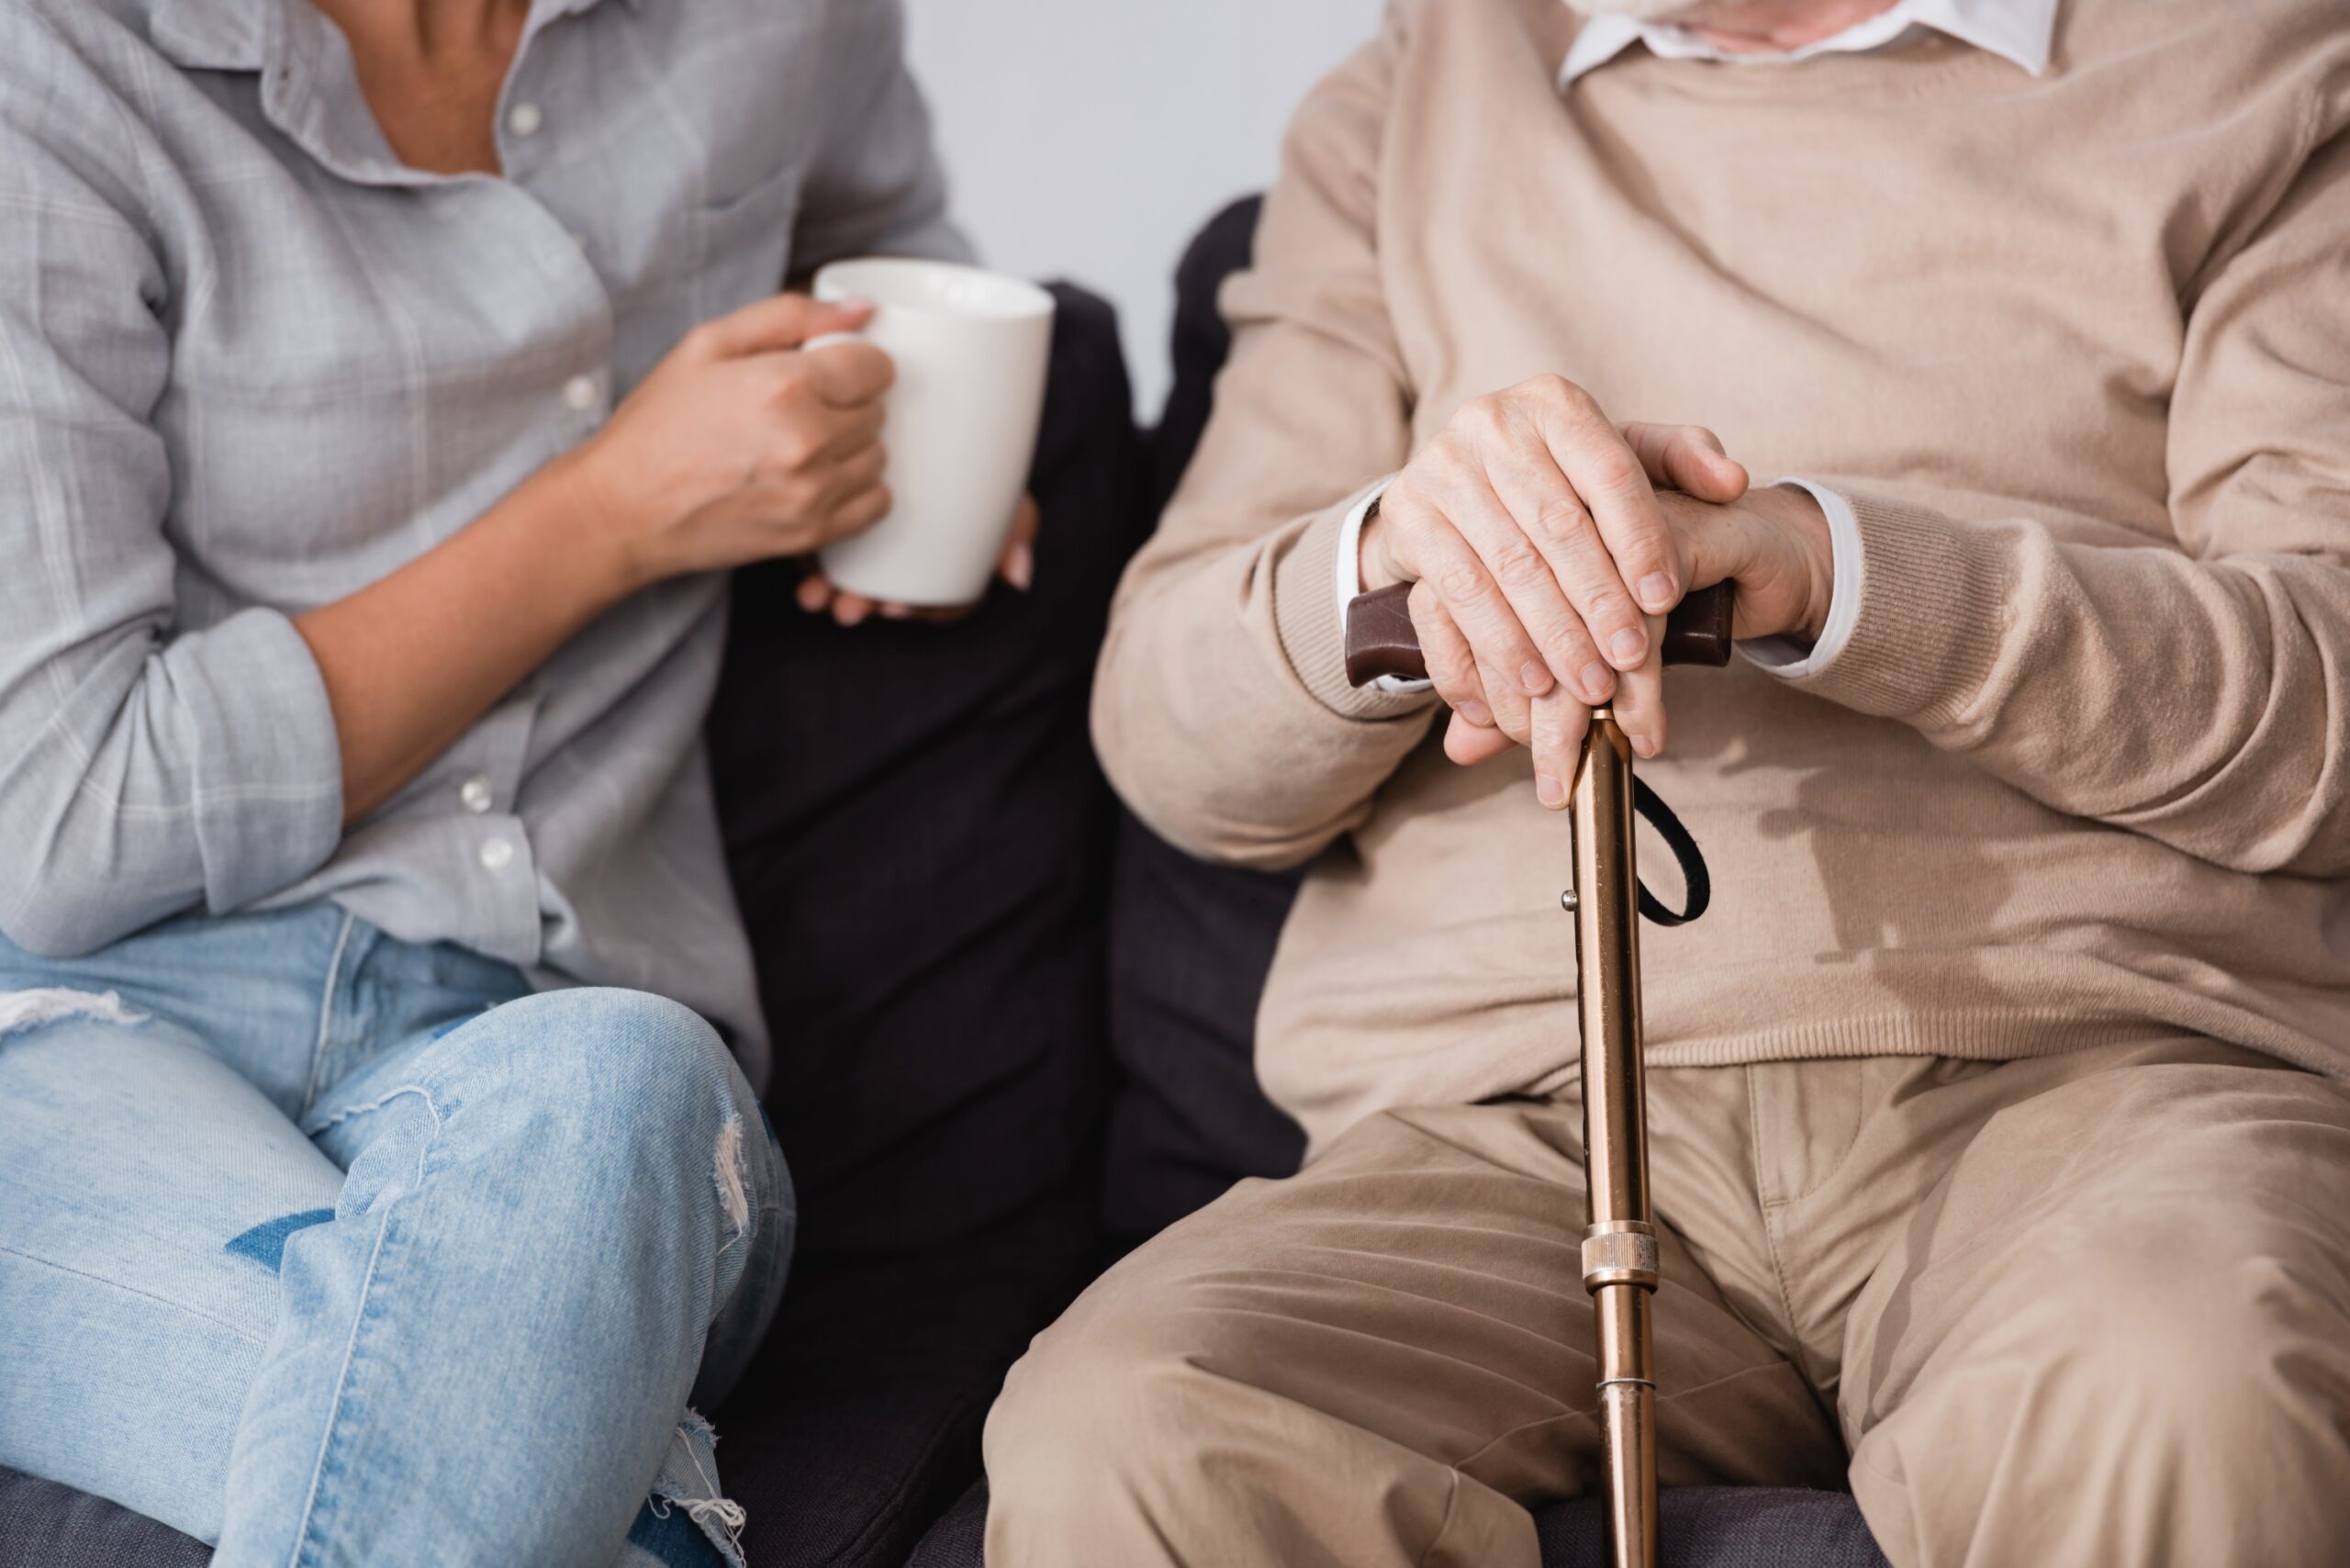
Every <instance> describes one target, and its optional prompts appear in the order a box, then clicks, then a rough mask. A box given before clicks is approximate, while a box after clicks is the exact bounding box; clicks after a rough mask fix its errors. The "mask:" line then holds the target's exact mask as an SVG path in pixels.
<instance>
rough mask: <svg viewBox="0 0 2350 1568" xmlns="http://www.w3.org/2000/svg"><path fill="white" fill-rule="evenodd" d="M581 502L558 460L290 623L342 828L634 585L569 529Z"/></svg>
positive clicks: (613, 557)
mask: <svg viewBox="0 0 2350 1568" xmlns="http://www.w3.org/2000/svg"><path fill="white" fill-rule="evenodd" d="M584 504H585V503H584V500H583V498H581V497H580V495H579V493H578V489H577V483H576V475H575V473H574V465H572V464H571V462H570V461H569V460H568V459H563V458H558V459H557V460H556V461H555V462H554V463H552V464H549V465H547V466H546V467H545V468H543V469H541V470H540V471H539V472H538V473H537V474H534V475H532V476H531V477H530V478H529V479H528V480H526V481H524V482H523V483H522V484H521V485H520V487H517V488H516V489H515V490H514V491H513V492H512V493H510V494H509V495H508V496H507V498H505V499H504V500H502V501H500V502H498V504H497V505H496V506H494V507H492V508H491V509H490V510H488V511H487V512H485V513H483V514H482V516H481V517H480V518H479V519H477V520H476V521H475V522H474V523H473V524H472V525H471V526H469V527H467V528H465V529H464V531H463V532H459V533H457V534H456V535H455V536H453V538H451V539H449V540H447V541H445V542H444V543H442V544H440V545H439V546H437V547H435V548H434V549H431V550H429V551H427V552H426V553H425V554H422V555H420V556H418V557H417V558H416V559H415V560H413V561H411V562H409V563H408V565H407V566H402V567H401V568H400V569H399V570H397V571H396V572H394V573H392V574H391V575H390V576H389V577H384V578H382V579H381V580H379V581H377V582H375V583H372V584H370V585H369V586H367V587H366V588H362V589H360V590H359V591H358V592H357V593H354V594H353V595H351V596H350V597H349V598H347V599H337V600H336V601H335V602H333V603H332V604H329V605H325V606H322V607H321V608H319V609H317V610H311V611H309V612H308V614H305V615H300V616H297V617H296V618H295V621H294V626H295V629H296V630H297V631H298V632H299V633H301V634H302V639H303V641H304V642H306V643H308V644H309V648H310V654H311V656H312V657H313V658H314V659H316V660H317V661H318V666H319V675H320V677H321V678H323V679H324V681H325V683H326V689H327V700H328V703H329V705H330V707H331V708H332V709H333V711H334V722H335V734H336V738H337V740H338V742H339V743H340V745H341V754H342V778H343V806H342V820H343V821H344V822H345V823H352V822H355V821H357V820H358V819H359V818H361V817H363V816H364V815H366V814H367V813H368V812H371V811H373V810H375V808H376V807H377V806H379V805H381V804H383V803H384V801H387V800H389V799H390V798H391V797H392V796H393V795H394V794H395V793H397V791H398V790H399V789H400V787H401V786H402V785H404V784H406V783H407V782H408V780H409V779H411V778H415V777H416V776H417V774H419V773H420V772H421V771H422V770H423V769H424V768H425V767H426V766H427V765H428V764H430V763H431V761H432V759H433V758H435V757H437V756H440V755H441V754H442V752H443V751H445V750H447V749H448V748H449V746H450V745H453V744H454V743H455V742H456V740H457V739H458V737H460V736H461V735H463V734H464V733H465V731H466V730H468V729H470V728H471V727H472V726H473V724H474V722H475V721H476V720H478V719H479V718H480V717H481V716H482V715H483V714H484V713H486V712H487V711H489V709H490V708H491V707H492V706H493V705H494V704H495V703H496V702H497V701H498V699H499V698H501V697H503V696H504V695H505V694H506V693H507V692H509V691H510V690H511V689H513V688H514V687H515V686H516V685H517V684H518V683H519V682H520V681H521V679H522V678H524V677H525V676H527V675H529V674H530V673H531V671H532V670H533V669H536V668H537V667H538V666H540V665H542V664H543V663H544V662H545V661H546V660H547V658H548V657H549V656H550V655H553V654H554V651H555V650H556V649H557V648H559V647H561V646H562V645H563V644H565V642H567V641H569V640H570V639H571V638H572V637H573V636H574V635H575V634H576V633H578V631H579V630H580V628H582V627H584V626H585V625H587V624H588V622H590V621H592V620H594V619H595V618H596V617H597V616H598V615H599V614H601V613H602V612H603V611H604V610H608V609H610V607H611V606H612V605H613V604H615V603H617V602H618V601H619V600H620V599H622V598H623V597H625V596H626V595H627V594H628V593H629V592H631V591H632V589H633V588H636V587H637V586H639V585H638V584H637V583H636V582H635V581H634V580H632V577H631V576H630V572H629V567H628V565H627V562H626V559H625V557H624V556H623V554H622V553H621V552H619V551H616V550H610V549H606V548H603V547H601V546H599V544H597V543H594V542H593V539H594V535H593V531H589V530H584V529H582V528H581V527H579V526H578V524H579V521H580V512H581V510H582V508H583V506H584Z"/></svg>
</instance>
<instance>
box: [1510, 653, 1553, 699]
mask: <svg viewBox="0 0 2350 1568" xmlns="http://www.w3.org/2000/svg"><path fill="white" fill-rule="evenodd" d="M1517 683H1518V684H1519V685H1520V686H1523V687H1524V688H1526V694H1527V696H1528V697H1539V696H1541V695H1542V694H1543V693H1544V692H1546V691H1548V690H1550V666H1547V665H1545V664H1543V663H1542V662H1541V661H1540V660H1539V659H1528V660H1527V661H1526V667H1525V668H1524V669H1522V670H1519V671H1518V672H1517Z"/></svg>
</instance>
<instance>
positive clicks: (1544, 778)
mask: <svg viewBox="0 0 2350 1568" xmlns="http://www.w3.org/2000/svg"><path fill="white" fill-rule="evenodd" d="M1534 798H1535V799H1536V800H1538V801H1541V802H1542V803H1543V804H1544V805H1546V806H1557V805H1559V804H1561V802H1562V801H1565V800H1566V798H1567V790H1566V786H1565V785H1563V784H1561V783H1560V782H1559V781H1558V779H1557V778H1553V777H1552V776H1551V775H1550V774H1548V773H1538V774H1536V775H1535V776H1534Z"/></svg>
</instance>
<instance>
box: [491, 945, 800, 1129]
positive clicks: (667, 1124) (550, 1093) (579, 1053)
mask: <svg viewBox="0 0 2350 1568" xmlns="http://www.w3.org/2000/svg"><path fill="white" fill-rule="evenodd" d="M445 1045H446V1047H448V1049H449V1050H450V1051H452V1052H453V1053H456V1054H458V1055H459V1056H460V1058H461V1060H460V1063H459V1064H458V1065H459V1070H458V1071H457V1072H456V1073H455V1074H454V1075H453V1076H454V1077H455V1079H456V1082H457V1089H456V1095H457V1097H458V1099H460V1100H461V1101H462V1100H478V1099H479V1097H480V1096H482V1095H484V1094H496V1095H498V1096H501V1097H503V1098H504V1099H506V1100H507V1101H508V1105H507V1107H506V1109H507V1111H508V1112H509V1114H511V1115H512V1117H513V1119H514V1121H515V1124H516V1126H517V1130H518V1131H520V1132H523V1133H525V1134H526V1135H527V1136H528V1137H529V1138H530V1141H531V1142H532V1146H533V1148H537V1149H540V1150H542V1151H543V1153H544V1155H545V1156H546V1157H547V1158H551V1159H562V1158H564V1157H565V1154H566V1152H569V1153H575V1154H577V1155H578V1156H580V1157H581V1158H583V1159H595V1160H599V1161H604V1162H610V1161H612V1160H614V1159H616V1158H618V1157H621V1156H622V1155H624V1154H627V1153H629V1152H630V1151H633V1152H634V1153H636V1154H638V1155H648V1154H652V1155H657V1154H659V1153H661V1152H663V1151H665V1150H675V1151H679V1152H683V1153H687V1154H691V1155H697V1156H699V1157H709V1156H710V1155H711V1150H712V1149H713V1148H717V1149H719V1150H720V1152H721V1153H722V1154H723V1153H726V1152H727V1148H726V1146H729V1145H731V1146H733V1149H734V1150H735V1151H737V1153H736V1156H735V1157H736V1158H744V1159H746V1164H749V1163H755V1161H751V1160H747V1157H744V1156H742V1155H741V1154H740V1151H743V1150H750V1151H751V1152H752V1153H753V1154H755V1153H756V1151H757V1148H759V1147H762V1146H764V1144H765V1141H766V1139H767V1134H766V1132H765V1130H764V1126H763V1125H762V1123H761V1121H760V1113H759V1111H758V1109H757V1107H756V1105H755V1103H753V1101H752V1098H751V1094H750V1091H749V1087H748V1085H747V1084H745V1083H744V1081H743V1078H742V1075H741V1073H740V1072H739V1070H737V1069H736V1068H735V1067H734V1065H733V1058H732V1057H731V1056H730V1054H729V1053H728V1051H727V1048H726V1045H725V1042H724V1041H723V1040H722V1039H721V1038H720V1037H719V1035H718V1032H717V1030H715V1029H713V1028H712V1027H711V1025H709V1024H708V1023H707V1022H706V1021H704V1020H703V1019H702V1018H701V1017H700V1016H699V1014H696V1013H695V1012H694V1011H693V1010H692V1009H691V1008H689V1007H687V1006H685V1005H683V1004H682V1003H680V1002H672V1001H670V1000H669V999H667V998H666V997H661V996H655V995H654V994H652V993H651V992H648V991H627V990H621V989H617V988H608V987H578V988H574V989H569V990H563V991H543V992H541V993H539V994H538V995H535V996H529V997H525V998H522V999H521V1000H520V1001H517V1002H508V1003H506V1004H505V1005H503V1006H501V1007H498V1008H495V1009H493V1010H492V1011H491V1012H489V1013H487V1014H484V1015H483V1016H482V1018H480V1019H479V1020H477V1021H476V1023H475V1024H473V1025H470V1026H469V1027H467V1028H466V1029H464V1030H461V1031H459V1032H457V1033H456V1034H454V1035H452V1036H449V1038H448V1040H447V1041H446V1042H445ZM746 1124H747V1125H746Z"/></svg>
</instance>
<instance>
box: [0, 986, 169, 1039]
mask: <svg viewBox="0 0 2350 1568" xmlns="http://www.w3.org/2000/svg"><path fill="white" fill-rule="evenodd" d="M62 1018H87V1019H90V1020H91V1021H93V1022H94V1023H99V1024H122V1025H135V1024H144V1023H145V1022H147V1014H144V1013H141V1012H140V1011H138V1010H137V1009H136V1008H134V1007H131V1006H129V1004H128V1003H126V1002H124V1001H123V1000H122V993H121V992H119V991H69V990H67V989H66V988H65V987H63V986H46V987H43V988H41V989H39V990H37V991H0V1035H9V1034H14V1033H15V1032H16V1031H17V1030H19V1029H36V1028H39V1026H40V1025H43V1024H54V1023H56V1022H57V1021H58V1020H60V1019H62Z"/></svg>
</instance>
